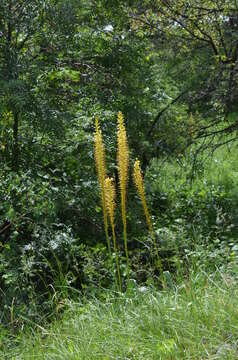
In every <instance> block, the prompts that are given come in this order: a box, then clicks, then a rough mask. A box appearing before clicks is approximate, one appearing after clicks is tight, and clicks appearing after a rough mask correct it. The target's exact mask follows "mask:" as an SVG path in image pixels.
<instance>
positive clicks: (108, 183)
mask: <svg viewBox="0 0 238 360" xmlns="http://www.w3.org/2000/svg"><path fill="white" fill-rule="evenodd" d="M104 187H105V199H106V209H107V213H108V217H109V219H110V223H111V228H112V237H113V247H114V252H115V259H116V267H117V274H118V281H119V288H120V291H121V290H122V285H121V274H120V266H119V259H118V254H117V246H116V234H115V222H114V219H115V207H116V202H115V198H116V190H115V184H114V181H113V178H106V179H105V182H104Z"/></svg>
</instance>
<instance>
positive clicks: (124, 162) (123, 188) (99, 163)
mask: <svg viewBox="0 0 238 360" xmlns="http://www.w3.org/2000/svg"><path fill="white" fill-rule="evenodd" d="M94 154H95V163H96V168H97V175H98V181H99V185H100V190H101V201H102V208H103V220H104V228H105V234H106V239H107V244H108V249H109V253H110V256H111V259H112V255H111V246H110V239H109V233H108V218H109V221H110V224H111V229H112V238H113V250H114V253H115V260H116V269H117V277H116V274H115V281H116V285H117V286H118V287H119V289H120V291H121V290H122V281H121V275H120V265H119V257H118V251H117V246H116V234H115V207H116V202H115V198H116V190H115V184H114V181H113V178H110V177H107V174H106V161H105V149H104V144H103V139H102V132H101V129H100V126H99V122H98V118H96V122H95V133H94ZM117 166H118V173H119V185H120V195H121V217H122V222H123V237H124V246H125V253H126V259H127V276H129V265H130V264H129V255H128V247H127V220H126V193H127V183H128V173H129V147H128V141H127V134H126V128H125V124H124V119H123V115H122V113H121V112H119V113H118V116H117ZM133 178H134V182H135V185H136V187H137V190H138V193H139V196H140V199H141V202H142V205H143V209H144V213H145V218H146V222H147V225H148V228H149V231H150V233H151V237H152V240H153V243H154V247H155V252H156V255H157V259H158V266H159V268H160V271H161V273H162V272H163V269H162V264H161V261H160V258H159V253H158V249H157V245H156V240H155V234H154V230H153V225H152V221H151V216H150V213H149V209H148V206H147V202H146V196H145V190H144V183H143V176H142V171H141V167H140V161H139V160H138V159H137V160H136V161H135V164H134V171H133ZM117 278H118V279H117Z"/></svg>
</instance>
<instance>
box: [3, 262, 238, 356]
mask: <svg viewBox="0 0 238 360" xmlns="http://www.w3.org/2000/svg"><path fill="white" fill-rule="evenodd" d="M65 306H66V310H65V312H64V315H63V318H62V319H61V321H57V322H55V323H53V324H52V325H50V326H48V327H40V326H31V324H29V326H28V331H27V334H25V335H21V334H20V335H19V336H18V337H16V338H12V339H10V340H9V341H11V348H9V347H8V346H7V342H6V341H4V342H2V344H1V358H2V359H3V358H4V359H12V360H14V359H15V360H20V359H52V360H53V359H62V360H64V359H69V360H70V359H71V360H83V359H85V360H90V359H92V360H94V359H97V360H100V359H102V360H109V359H118V360H119V359H121V360H125V359H138V360H141V359H145V360H152V359H156V360H158V359H163V360H166V359H168V360H173V359H190V360H191V359H196V360H199V359H201V360H202V359H203V360H204V359H221V360H224V359H228V360H229V359H230V360H231V359H237V357H238V350H237V344H238V337H237V321H238V312H237V306H238V290H237V278H236V276H235V271H234V269H233V272H226V273H222V272H220V271H218V270H217V271H216V273H214V274H213V275H209V276H208V275H206V274H205V273H202V272H201V273H200V274H197V273H192V274H191V275H190V277H189V278H188V279H186V280H185V281H184V279H180V281H178V283H177V285H175V284H173V283H172V284H170V286H169V287H168V288H166V289H164V290H163V291H158V290H156V289H155V288H153V287H150V286H148V287H145V286H143V287H140V286H137V285H136V284H133V283H131V284H130V286H129V287H128V290H127V292H126V293H124V294H118V293H113V292H111V291H104V292H103V293H101V296H100V298H98V299H97V298H95V299H93V300H91V301H90V302H88V301H86V302H84V301H83V300H82V301H80V302H72V301H68V302H67V304H66V305H65ZM13 344H15V346H14V347H13ZM8 345H9V343H8Z"/></svg>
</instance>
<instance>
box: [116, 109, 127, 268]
mask: <svg viewBox="0 0 238 360" xmlns="http://www.w3.org/2000/svg"><path fill="white" fill-rule="evenodd" d="M117 166H118V173H119V183H120V193H121V216H122V222H123V238H124V246H125V253H126V260H127V275H128V274H129V255H128V248H127V221H126V190H127V182H128V169H129V147H128V142H127V135H126V128H125V125H124V119H123V115H122V112H121V111H119V113H118V116H117Z"/></svg>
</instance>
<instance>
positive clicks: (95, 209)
mask: <svg viewBox="0 0 238 360" xmlns="http://www.w3.org/2000/svg"><path fill="white" fill-rule="evenodd" d="M237 22H238V9H237V2H236V1H235V0H232V1H231V0H223V1H216V2H214V1H209V0H196V1H195V0H191V1H187V0H177V1H175V0H157V1H150V0H148V1H147V0H146V1H136V0H132V1H118V0H110V1H108V0H97V1H94V0H69V1H63V0H62V1H61V0H60V1H55V0H44V1H38V0H29V1H23V0H21V1H19V0H1V3H0V163H1V167H0V247H1V251H0V288H1V293H0V304H1V311H0V319H1V322H2V323H3V324H5V325H6V326H8V327H9V328H11V329H12V330H16V329H19V328H20V327H21V326H24V324H25V321H26V319H30V321H33V322H38V323H40V322H42V319H45V318H47V319H48V318H50V316H51V315H52V314H56V313H57V311H58V310H57V309H58V306H59V304H61V301H63V302H64V301H65V299H68V298H69V297H72V298H74V297H75V296H76V295H75V294H77V296H78V294H81V295H82V294H84V295H87V296H91V295H93V294H95V293H98V289H101V288H103V289H105V288H112V287H113V282H114V280H113V279H114V275H115V274H114V273H113V271H112V261H111V258H110V256H109V255H108V251H107V243H106V240H105V236H104V226H103V221H102V212H103V210H102V206H101V202H100V191H99V185H98V181H97V176H96V170H95V165H94V154H93V152H94V140H93V135H94V121H95V116H98V117H99V120H100V126H101V128H102V133H103V139H104V143H105V149H106V160H107V168H108V175H110V176H113V177H114V178H115V184H116V192H117V194H118V196H117V198H118V201H117V205H118V206H117V208H116V213H115V224H116V226H115V230H116V238H117V242H118V253H119V258H120V269H121V276H122V280H123V281H122V282H123V284H125V283H126V282H125V281H124V280H125V279H126V277H127V275H128V274H127V273H128V269H129V267H128V266H127V259H126V258H127V254H126V253H125V247H124V245H123V243H124V241H125V238H124V240H123V236H122V234H123V222H122V220H121V216H120V205H119V201H120V200H119V198H120V197H119V193H120V189H119V174H118V167H117V162H116V158H117V156H116V152H117V149H116V143H117V141H116V126H117V113H118V111H122V113H123V115H124V117H125V127H126V132H127V137H128V144H129V149H130V166H129V179H128V184H127V200H126V225H127V239H126V243H127V245H128V255H129V256H128V258H129V259H130V274H129V278H130V279H131V280H133V281H134V282H136V283H138V284H139V285H141V286H142V285H146V286H149V285H151V284H153V286H155V287H157V288H159V289H161V288H162V287H163V285H164V284H165V283H166V282H168V283H172V282H173V281H176V280H175V279H177V275H178V274H179V275H180V276H181V275H182V276H183V277H187V276H188V274H189V272H190V269H191V268H193V270H194V271H196V270H197V271H198V272H200V271H205V272H207V273H212V272H213V271H216V270H217V269H218V268H219V270H220V271H222V272H223V271H226V268H227V267H229V265H230V263H234V262H235V261H236V260H237V258H238V243H237V235H238V210H237V209H238V197H237V194H238V177H237V170H236V169H237V143H236V140H237V124H238V122H237V116H238V109H237V104H238V101H237V100H238V92H237V89H238V26H237ZM136 157H138V158H139V159H140V161H141V165H142V170H143V172H144V183H145V190H146V195H147V201H148V206H149V210H150V213H151V216H152V222H153V229H154V232H155V237H156V238H155V239H153V236H151V234H150V233H149V232H148V230H147V227H146V222H145V221H144V214H143V209H142V207H141V203H140V199H139V197H138V195H137V193H136V189H135V187H134V186H133V179H132V163H133V162H134V160H135V158H136ZM124 225H125V219H124ZM109 235H110V240H111V242H112V236H111V235H112V234H111V233H110V234H109ZM124 235H125V233H124ZM124 237H125V236H124ZM154 240H156V244H157V246H158V249H159V256H160V259H161V262H162V266H163V269H164V274H163V280H162V277H161V275H162V274H161V271H160V270H159V269H158V266H157V263H156V254H155V250H154V249H155V247H154V244H153V242H154ZM114 255H115V254H113V256H114ZM114 271H115V269H114ZM125 290H126V288H125V286H124V288H123V291H125ZM227 296H229V295H227ZM148 301H149V300H148ZM138 311H140V310H138ZM156 346H157V345H156ZM138 351H139V350H138ZM138 356H139V355H138ZM153 356H154V355H153Z"/></svg>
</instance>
